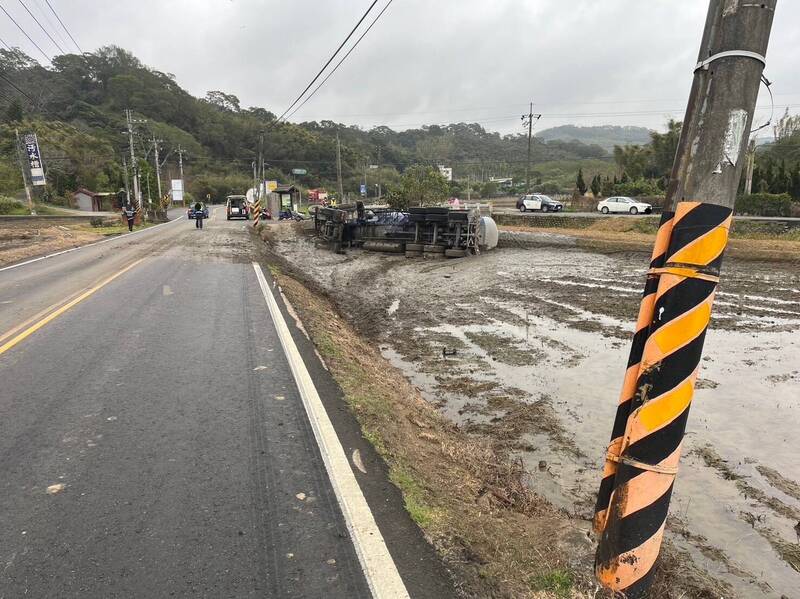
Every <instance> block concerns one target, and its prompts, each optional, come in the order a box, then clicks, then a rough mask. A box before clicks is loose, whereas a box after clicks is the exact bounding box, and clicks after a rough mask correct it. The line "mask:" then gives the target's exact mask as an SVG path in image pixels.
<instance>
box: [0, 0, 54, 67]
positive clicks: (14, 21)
mask: <svg viewBox="0 0 800 599" xmlns="http://www.w3.org/2000/svg"><path fill="white" fill-rule="evenodd" d="M0 9H2V10H3V12H4V13H6V16H7V17H8V18H9V19H11V21H12V22H13V23H14V25H16V26H17V29H19V30H20V31H21V32H22V33H23V35H24V36H25V37H27V38H28V41H30V43H32V44H33V45H34V46H36V49H37V50H39V52H41V53H42V55H43V56H44V57H45V58H46V59H47V62H49V63H50V64H52V63H53V60H52V59H51V58H50V57H49V56H48V55H47V53H46V52H45V51H44V50H42V48H41V47H40V46H39V44H37V43H36V42H35V41H33V38H32V37H31V36H30V35H28V32H27V31H25V30H24V29H23V28H22V25H20V24H19V23H17V20H16V19H15V18H14V17H12V16H11V15H10V14H9V12H8V11H7V10H6V8H5V6H3V5H2V4H0Z"/></svg>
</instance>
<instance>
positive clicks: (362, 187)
mask: <svg viewBox="0 0 800 599" xmlns="http://www.w3.org/2000/svg"><path fill="white" fill-rule="evenodd" d="M366 196H367V186H366V185H364V184H363V183H362V184H361V197H362V198H363V197H366Z"/></svg>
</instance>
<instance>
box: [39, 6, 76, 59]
mask: <svg viewBox="0 0 800 599" xmlns="http://www.w3.org/2000/svg"><path fill="white" fill-rule="evenodd" d="M44 1H45V2H46V3H47V6H48V7H49V8H50V10H51V11H52V13H53V15H54V16H55V18H56V19H58V22H59V23H60V24H61V26H62V27H63V28H64V31H66V32H67V35H68V36H69V39H71V40H72V43H73V44H75V47H76V48H77V49H78V52H80V53H81V54H83V50H81V47H80V46H79V45H78V42H76V41H75V38H74V37H72V34H71V33H70V32H69V29H67V26H66V25H64V21H62V20H61V17H59V16H58V13H57V12H56V9H55V8H53V5H52V4H50V0H44Z"/></svg>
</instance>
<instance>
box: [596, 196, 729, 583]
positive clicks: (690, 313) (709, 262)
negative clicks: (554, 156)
mask: <svg viewBox="0 0 800 599" xmlns="http://www.w3.org/2000/svg"><path fill="white" fill-rule="evenodd" d="M731 219H732V210H731V209H730V208H728V207H725V206H720V205H716V204H706V203H701V202H680V203H679V204H678V206H677V209H676V211H675V216H674V219H673V221H674V222H673V227H672V236H671V239H670V243H669V248H668V250H667V257H666V259H665V262H664V266H662V267H658V268H654V269H652V270H651V271H650V272H651V274H653V275H658V276H659V281H658V290H657V291H656V294H655V301H654V305H653V318H652V321H651V323H650V327H649V336H648V337H647V341H646V342H645V345H644V350H643V352H642V358H641V365H640V368H639V377H638V380H637V382H636V393H635V396H634V398H633V400H632V402H631V406H630V407H631V412H630V416H629V418H628V422H627V426H626V429H625V434H624V436H623V439H622V442H621V447H620V453H619V458H618V460H619V461H618V464H617V472H616V475H615V477H614V484H613V491H612V496H611V500H610V503H609V507H608V513H607V516H606V522H605V527H604V530H603V534H602V538H601V541H600V545H599V547H598V551H597V560H596V566H595V568H596V575H597V578H598V580H599V581H600V582H601V583H602V584H603V585H604V586H605V587H607V588H610V589H613V590H615V591H618V592H622V593H624V594H625V596H626V597H629V598H637V597H642V596H643V594H644V593H645V592H646V589H647V588H649V585H650V579H651V578H652V575H653V571H654V566H655V562H656V558H657V557H658V554H659V550H660V548H661V541H662V537H663V534H664V526H665V524H666V520H667V511H668V508H669V502H670V497H671V495H672V486H673V482H674V480H675V475H676V474H677V471H678V461H679V459H680V451H681V442H682V440H683V435H684V432H685V429H686V422H687V418H688V415H689V408H690V406H691V401H692V396H693V394H694V386H695V381H696V379H697V374H698V370H699V366H700V359H701V356H702V350H703V342H704V341H705V334H706V329H707V327H708V322H709V319H710V317H711V306H712V304H713V301H714V294H715V291H716V287H717V283H718V281H719V270H720V266H721V264H722V255H723V252H724V250H725V246H726V245H727V242H728V232H729V230H730V225H731Z"/></svg>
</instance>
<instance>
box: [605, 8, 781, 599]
mask: <svg viewBox="0 0 800 599" xmlns="http://www.w3.org/2000/svg"><path fill="white" fill-rule="evenodd" d="M776 3H777V0H762V2H758V3H755V2H747V1H745V0H711V1H710V5H709V10H708V17H707V21H706V26H705V32H704V34H703V41H702V44H701V49H700V55H699V59H698V64H697V67H696V69H695V72H694V83H693V85H692V90H691V95H690V98H689V105H688V107H687V110H686V117H685V119H684V121H683V130H682V132H681V139H680V142H679V145H678V151H677V154H676V157H675V163H674V166H673V170H672V178H671V181H670V185H669V188H668V190H667V200H668V203H669V204H670V206H671V211H669V212H667V214H665V216H664V217H663V218H662V225H661V228H660V231H659V236H658V237H657V240H656V250H655V251H654V259H653V263H654V264H655V266H653V267H652V268H651V270H650V272H649V275H648V282H647V287H646V291H645V296H644V299H643V300H642V309H641V310H640V318H641V317H642V315H645V317H646V319H645V322H649V325H647V326H645V327H644V328H642V329H641V330H639V331H638V332H637V334H636V336H635V337H634V349H635V348H636V347H637V345H638V346H639V349H640V352H639V353H640V356H637V357H640V362H639V363H638V364H637V363H636V361H635V360H629V365H631V364H632V366H629V368H628V371H627V373H626V383H625V384H626V386H627V384H628V381H635V382H634V383H633V384H632V385H631V387H632V391H633V393H632V394H631V396H630V397H628V398H625V397H624V396H623V397H622V398H621V400H620V404H619V407H618V409H617V422H616V423H615V427H614V428H615V431H617V430H618V426H617V425H618V424H620V423H621V424H623V425H624V432H622V433H621V436H620V437H619V438H616V439H614V438H612V443H611V445H609V451H608V461H607V463H606V470H605V472H604V478H603V484H602V485H601V491H600V493H599V494H598V506H597V510H596V513H597V515H596V519H595V527H596V529H598V530H601V531H602V536H601V539H600V543H599V546H598V550H597V558H596V560H595V570H596V575H597V578H598V580H599V581H600V582H601V584H603V586H605V587H606V588H609V589H611V590H613V591H615V592H618V593H621V594H624V596H625V597H627V598H628V599H639V598H641V597H644V596H646V594H647V591H648V588H649V587H650V583H651V580H652V576H653V573H654V571H655V562H656V559H657V557H658V554H659V551H660V547H661V541H662V537H663V534H664V526H665V524H666V519H667V513H668V508H669V501H670V497H671V495H672V488H673V484H674V481H675V477H676V475H677V471H678V462H679V459H680V450H681V443H682V440H683V435H684V432H685V429H686V421H687V419H688V415H689V408H690V406H691V400H692V395H693V393H694V384H695V380H696V378H697V374H698V371H699V366H700V361H701V357H702V349H703V343H704V340H705V333H706V330H707V328H708V323H709V320H710V317H711V310H712V305H713V301H714V293H715V291H716V286H717V283H718V281H719V274H720V266H721V264H722V256H723V253H724V250H725V246H726V245H727V241H728V232H729V229H730V225H731V222H732V214H733V207H734V202H735V199H736V191H737V189H738V186H739V182H740V180H741V175H742V169H743V168H744V162H745V160H744V159H745V154H746V151H747V140H748V138H749V136H750V131H751V128H752V121H753V113H754V111H755V106H756V100H757V98H758V91H759V85H760V82H761V78H762V72H763V70H764V66H765V64H766V59H765V55H766V51H767V45H768V42H769V36H770V31H771V28H772V22H773V18H774V15H775V6H776ZM633 354H634V350H633V349H632V351H631V355H632V356H633ZM631 377H633V378H631ZM609 464H614V466H613V467H609ZM604 489H607V490H610V492H611V493H610V499H609V500H608V503H607V506H605V505H603V503H604V501H603V495H604Z"/></svg>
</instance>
